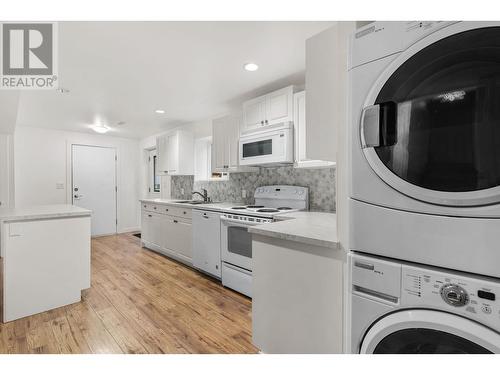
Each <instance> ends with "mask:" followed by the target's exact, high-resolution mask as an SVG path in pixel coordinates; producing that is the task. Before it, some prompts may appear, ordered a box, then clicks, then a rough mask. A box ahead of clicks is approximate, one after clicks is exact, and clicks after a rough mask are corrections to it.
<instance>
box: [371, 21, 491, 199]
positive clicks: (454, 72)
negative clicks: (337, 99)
mask: <svg viewBox="0 0 500 375" xmlns="http://www.w3.org/2000/svg"><path fill="white" fill-rule="evenodd" d="M464 27H465V26H463V24H462V25H458V26H450V27H447V28H445V29H444V30H442V31H439V32H436V33H434V34H431V36H429V37H427V38H425V39H423V40H421V41H420V42H418V43H416V44H415V45H413V46H412V47H411V48H410V49H409V50H408V51H406V53H403V54H402V55H401V56H399V57H398V59H397V60H396V61H395V62H394V63H393V64H392V65H391V67H389V69H388V71H386V73H385V75H384V77H381V81H380V82H379V84H377V85H376V86H378V88H377V87H374V89H373V90H372V91H373V92H372V93H371V94H370V95H369V96H370V97H371V99H370V98H369V101H368V103H367V104H371V105H367V106H366V108H365V109H364V111H363V114H362V119H361V147H362V148H363V151H364V153H365V156H366V158H367V160H368V162H369V163H370V165H371V167H372V168H373V170H374V171H375V172H376V173H377V174H378V175H379V176H380V177H381V178H382V179H383V180H384V181H385V182H386V183H388V184H389V185H391V186H392V187H393V188H395V189H397V190H398V191H400V192H401V193H403V194H405V195H408V196H411V197H413V198H415V199H418V200H421V201H425V202H430V203H435V204H440V205H448V206H478V205H487V204H493V203H498V202H500V27H482V28H476V29H470V30H465V31H464V30H463V28H464ZM468 27H469V28H470V27H473V26H470V24H469V26H468ZM460 28H462V30H461V29H460ZM446 33H448V35H446ZM436 34H439V35H440V39H437V40H436V41H433V40H435V39H436ZM450 34H451V35H450ZM429 39H430V40H431V42H429ZM373 98H375V99H373Z"/></svg>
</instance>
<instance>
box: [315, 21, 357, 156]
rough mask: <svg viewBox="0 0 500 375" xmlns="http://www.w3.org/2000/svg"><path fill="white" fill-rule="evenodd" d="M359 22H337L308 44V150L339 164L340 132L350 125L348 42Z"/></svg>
mask: <svg viewBox="0 0 500 375" xmlns="http://www.w3.org/2000/svg"><path fill="white" fill-rule="evenodd" d="M354 30H355V22H337V23H336V24H335V25H334V26H333V27H331V28H329V29H327V30H325V31H323V32H321V33H319V34H317V35H315V36H313V37H311V38H309V39H307V40H306V93H307V95H306V105H307V113H306V123H307V134H306V150H307V157H308V158H310V159H315V160H326V161H330V162H336V161H337V143H338V136H337V133H338V129H339V128H340V127H341V126H343V124H344V123H345V122H346V121H347V98H348V91H347V75H348V72H347V60H348V39H349V35H350V33H352V32H353V31H354Z"/></svg>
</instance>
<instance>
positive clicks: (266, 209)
mask: <svg viewBox="0 0 500 375" xmlns="http://www.w3.org/2000/svg"><path fill="white" fill-rule="evenodd" d="M257 212H280V210H278V209H276V208H261V209H260V210H257Z"/></svg>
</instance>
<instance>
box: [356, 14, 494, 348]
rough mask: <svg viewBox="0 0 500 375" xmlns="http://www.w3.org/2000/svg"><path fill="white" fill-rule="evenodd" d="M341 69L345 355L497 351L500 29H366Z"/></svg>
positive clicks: (392, 25)
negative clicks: (344, 85) (344, 83)
mask: <svg viewBox="0 0 500 375" xmlns="http://www.w3.org/2000/svg"><path fill="white" fill-rule="evenodd" d="M349 69H350V89H351V91H350V95H351V126H350V127H349V128H350V130H349V131H350V134H349V139H350V151H349V154H350V158H349V159H350V160H349V162H350V168H349V169H350V171H351V178H350V199H349V216H350V225H349V227H350V237H349V248H350V250H351V252H350V254H349V268H350V281H349V296H350V298H349V302H350V303H349V307H348V311H349V319H348V327H347V328H348V335H347V337H348V340H350V342H348V343H347V348H348V350H349V351H351V352H352V353H488V352H494V353H500V302H499V299H500V23H498V22H496V23H491V22H375V23H373V24H370V25H367V26H365V27H364V28H362V29H360V30H358V31H357V32H356V33H355V35H353V37H352V41H351V60H350V67H349Z"/></svg>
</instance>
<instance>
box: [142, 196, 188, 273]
mask: <svg viewBox="0 0 500 375" xmlns="http://www.w3.org/2000/svg"><path fill="white" fill-rule="evenodd" d="M191 215H192V209H191V208H187V207H181V206H174V205H168V204H161V203H158V202H156V203H150V202H147V201H146V202H143V203H142V211H141V242H142V245H143V246H144V247H147V248H148V249H151V250H155V251H157V252H160V253H162V254H164V255H167V256H169V257H172V258H174V259H176V260H179V261H181V262H183V263H186V264H188V265H192V252H193V251H192V248H193V246H192V237H193V234H192V220H191Z"/></svg>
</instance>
